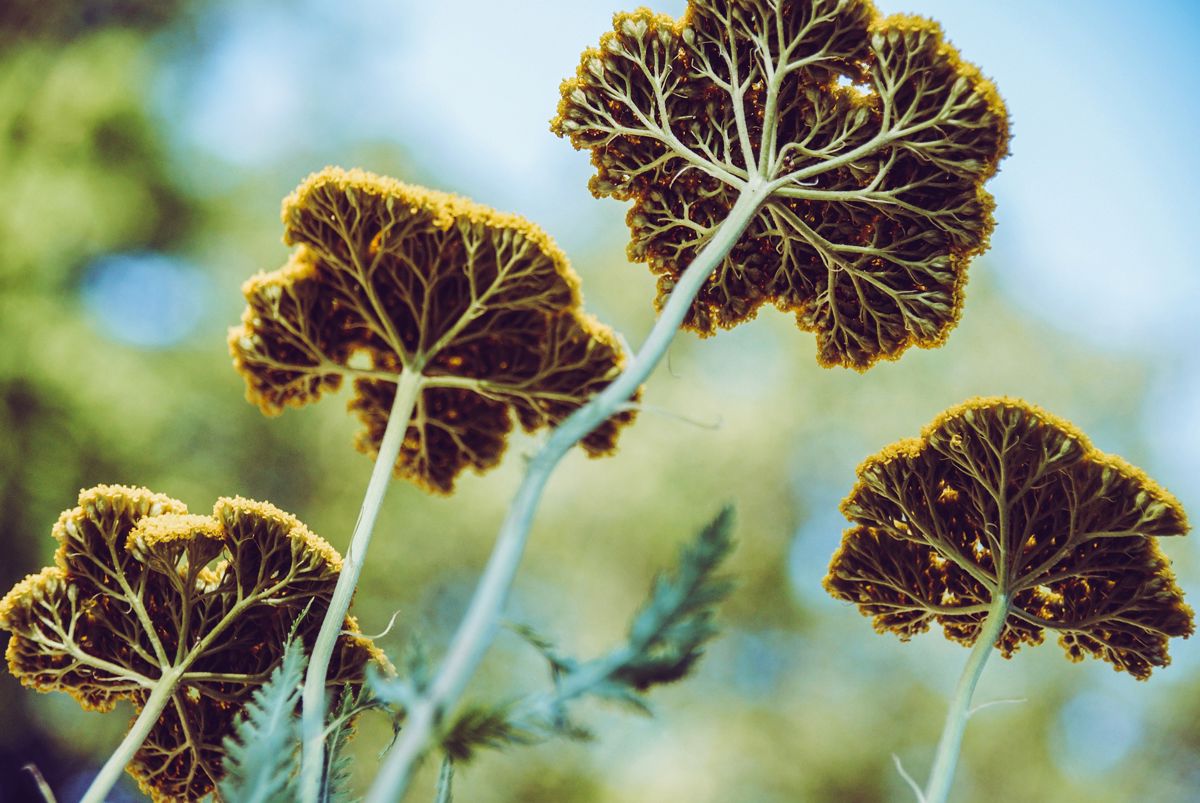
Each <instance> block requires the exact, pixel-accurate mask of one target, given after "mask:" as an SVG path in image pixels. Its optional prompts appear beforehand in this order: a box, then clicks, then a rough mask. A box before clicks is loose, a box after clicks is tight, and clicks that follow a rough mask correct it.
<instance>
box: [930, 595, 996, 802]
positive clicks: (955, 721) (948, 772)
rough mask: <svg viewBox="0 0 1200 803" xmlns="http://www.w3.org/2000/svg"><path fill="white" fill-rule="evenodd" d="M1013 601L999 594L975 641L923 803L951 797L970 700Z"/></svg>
mask: <svg viewBox="0 0 1200 803" xmlns="http://www.w3.org/2000/svg"><path fill="white" fill-rule="evenodd" d="M1010 602H1011V600H1010V598H1009V597H1008V596H1007V595H1006V594H996V596H995V598H994V599H993V600H992V605H991V608H990V609H989V611H988V615H987V618H986V619H984V620H983V625H982V627H981V628H980V630H979V636H978V638H976V639H975V646H974V647H972V648H971V654H970V655H969V656H968V657H967V665H966V666H965V667H963V673H962V676H961V677H959V679H958V686H956V687H955V689H954V699H953V700H951V701H950V710H949V711H947V712H946V724H945V726H943V728H942V738H941V739H940V740H939V741H938V746H937V754H936V755H935V756H934V759H933V769H932V770H930V772H929V783H928V784H926V785H925V795H924V797H923V798H922V801H923V803H945V800H946V797H947V796H948V795H949V794H950V784H951V782H952V781H953V780H954V768H955V766H956V765H957V764H958V754H959V753H960V752H961V751H962V740H963V731H965V730H966V727H967V719H968V717H970V716H971V696H972V695H973V694H974V693H975V686H976V684H978V683H979V676H980V675H981V674H983V665H984V664H985V663H986V662H987V659H988V656H989V655H991V654H992V648H993V647H995V646H996V639H998V638H1000V633H1001V631H1003V630H1004V620H1005V619H1006V618H1008V607H1009V604H1010Z"/></svg>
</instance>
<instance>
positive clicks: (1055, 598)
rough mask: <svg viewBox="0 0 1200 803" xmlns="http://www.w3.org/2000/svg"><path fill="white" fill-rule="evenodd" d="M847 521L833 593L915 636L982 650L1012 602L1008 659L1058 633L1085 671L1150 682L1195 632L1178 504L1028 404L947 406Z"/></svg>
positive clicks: (863, 490) (866, 480)
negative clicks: (995, 614)
mask: <svg viewBox="0 0 1200 803" xmlns="http://www.w3.org/2000/svg"><path fill="white" fill-rule="evenodd" d="M842 510H843V511H844V512H845V514H846V517H847V518H848V519H850V521H851V522H852V523H853V525H854V526H853V527H851V528H850V529H849V530H848V531H847V532H846V534H845V537H844V539H843V541H842V545H841V548H840V549H839V550H838V552H837V554H836V555H835V556H834V558H833V563H832V566H831V567H830V570H829V575H828V577H826V579H825V587H826V589H827V590H828V591H829V593H831V594H833V595H834V596H835V597H838V598H840V599H844V600H847V601H850V602H854V603H856V604H857V605H858V606H859V608H860V609H861V610H862V612H863V613H864V614H866V615H868V616H872V617H874V622H875V628H876V629H877V630H879V631H887V630H890V631H892V632H894V633H896V634H897V635H899V636H900V638H902V639H905V640H907V639H908V638H909V637H911V636H912V635H913V634H914V633H919V632H922V631H924V630H926V629H928V627H929V625H930V623H931V622H934V621H936V622H937V623H939V624H941V625H942V628H943V629H944V631H945V633H946V636H947V637H948V638H951V639H954V640H955V641H960V642H962V643H964V644H972V643H974V641H975V639H976V636H977V635H978V634H979V629H980V625H981V623H982V622H983V619H984V617H985V615H986V614H987V611H988V610H989V608H990V607H991V603H992V601H993V599H995V598H996V597H997V596H998V595H1004V597H1005V598H1006V599H1008V600H1009V607H1008V616H1007V619H1006V620H1005V626H1004V629H1003V631H1001V634H1000V638H999V640H998V643H997V646H998V647H999V649H1000V651H1001V652H1002V653H1003V654H1004V655H1005V656H1006V657H1008V656H1011V655H1012V653H1013V652H1014V651H1015V650H1016V649H1017V648H1018V647H1019V646H1020V645H1021V644H1022V643H1026V644H1039V643H1041V641H1042V638H1043V635H1044V631H1045V630H1047V629H1050V630H1055V631H1057V632H1058V634H1059V643H1060V644H1061V645H1062V646H1063V648H1064V649H1065V650H1066V651H1067V656H1068V657H1070V658H1071V659H1072V660H1080V659H1081V658H1082V657H1083V656H1084V655H1085V654H1091V655H1093V656H1095V657H1097V658H1100V659H1103V660H1105V661H1108V662H1110V663H1111V664H1112V665H1113V666H1114V667H1115V668H1116V669H1118V670H1124V671H1126V672H1129V673H1130V674H1131V675H1133V676H1134V677H1137V678H1139V679H1144V678H1147V677H1149V676H1150V672H1151V670H1152V669H1153V668H1154V667H1161V666H1165V665H1166V664H1167V663H1168V662H1169V658H1168V656H1167V640H1168V638H1170V637H1172V636H1184V637H1186V636H1188V635H1190V634H1191V633H1192V631H1193V628H1194V626H1193V624H1192V610H1191V608H1189V607H1188V606H1187V605H1186V604H1184V602H1183V593H1182V592H1181V591H1180V589H1179V587H1178V586H1177V585H1176V584H1175V578H1174V576H1173V574H1172V572H1171V568H1170V563H1169V562H1168V561H1167V559H1166V558H1165V557H1164V556H1163V554H1162V553H1161V552H1160V551H1159V548H1158V544H1157V542H1156V540H1155V537H1157V536H1163V537H1166V536H1174V535H1183V534H1185V533H1186V532H1187V530H1188V524H1187V518H1186V516H1185V515H1184V512H1183V508H1182V507H1181V506H1180V505H1179V502H1177V501H1176V500H1175V498H1174V497H1172V496H1171V495H1170V494H1169V493H1168V492H1167V491H1165V490H1163V489H1162V488H1161V487H1159V486H1158V485H1157V484H1156V483H1155V482H1154V481H1153V480H1151V479H1150V478H1149V477H1147V476H1146V475H1145V474H1144V473H1143V472H1141V471H1140V470H1138V469H1136V468H1134V467H1132V466H1130V465H1129V464H1128V463H1126V462H1125V461H1123V460H1121V459H1120V458H1117V457H1113V456H1112V455H1107V454H1104V453H1103V452H1100V451H1098V450H1096V449H1095V448H1094V447H1092V446H1091V444H1090V443H1089V442H1088V439H1087V438H1086V437H1085V436H1084V435H1083V433H1081V432H1080V431H1079V430H1077V429H1076V428H1075V427H1073V426H1072V425H1071V424H1069V423H1068V422H1066V421H1063V420H1062V419H1060V418H1057V417H1055V416H1052V415H1050V414H1049V413H1046V412H1045V411H1043V410H1040V409H1038V408H1036V407H1032V406H1030V405H1028V404H1025V403H1024V402H1020V401H1015V400H1009V399H976V400H973V401H970V402H967V403H966V404H963V405H960V406H958V407H955V408H952V409H950V410H947V411H946V412H945V413H943V414H942V415H941V416H939V417H938V418H937V419H936V420H935V421H934V422H933V423H932V424H930V425H929V426H928V427H927V428H926V429H925V430H924V432H923V433H922V435H921V437H920V438H915V439H911V440H905V441H900V442H899V443H896V444H893V445H892V446H889V447H888V448H886V449H884V450H883V451H882V452H880V453H879V454H877V455H875V456H873V457H870V458H868V459H867V460H866V462H864V463H863V464H862V466H860V467H859V469H858V484H857V485H856V486H855V488H854V490H853V491H852V492H851V494H850V496H849V497H847V499H846V500H845V502H843V503H842Z"/></svg>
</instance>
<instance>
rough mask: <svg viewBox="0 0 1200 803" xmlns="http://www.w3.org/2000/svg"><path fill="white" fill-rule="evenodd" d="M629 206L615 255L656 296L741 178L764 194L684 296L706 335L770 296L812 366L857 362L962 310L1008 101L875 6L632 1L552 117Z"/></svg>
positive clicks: (848, 0)
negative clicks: (652, 284)
mask: <svg viewBox="0 0 1200 803" xmlns="http://www.w3.org/2000/svg"><path fill="white" fill-rule="evenodd" d="M551 127H552V130H553V131H554V132H555V133H556V134H558V135H560V136H569V137H570V139H571V142H572V144H573V145H574V146H575V147H576V148H579V149H589V150H590V151H591V153H592V161H593V163H594V164H595V166H596V175H595V176H594V177H593V178H592V180H591V189H592V192H593V194H595V195H596V196H597V197H599V196H612V197H614V198H617V199H619V200H632V201H633V202H634V204H633V207H632V208H631V209H630V211H629V214H628V217H627V221H628V224H629V228H630V231H631V234H632V240H631V242H630V245H629V249H628V251H629V257H630V259H632V260H634V261H645V262H648V263H649V266H650V269H651V270H652V271H653V272H654V273H655V274H656V275H658V276H659V298H658V303H659V304H660V305H661V304H662V303H663V301H664V299H665V297H666V296H667V294H668V293H669V292H670V290H671V289H672V288H673V287H674V285H675V283H676V281H677V280H678V278H679V276H680V274H681V273H682V271H683V270H684V269H685V268H687V266H688V265H689V264H690V263H691V261H692V260H693V258H694V257H695V255H696V253H697V252H698V250H699V249H700V247H702V246H703V245H704V244H705V243H706V242H708V241H709V239H711V237H712V235H713V233H714V231H715V230H716V229H717V227H719V226H720V225H721V223H722V221H724V220H725V219H726V217H727V216H728V214H729V211H730V209H731V208H732V207H733V205H734V203H735V201H736V199H737V198H738V197H739V195H740V194H741V193H742V192H743V189H744V188H745V187H747V186H748V185H749V184H750V183H751V182H752V181H754V182H765V183H766V184H767V185H768V186H769V188H770V195H769V197H768V199H767V200H766V201H765V202H764V203H763V204H762V206H761V207H760V208H759V210H758V212H757V215H756V216H755V217H754V219H753V221H752V222H751V223H750V226H749V227H748V228H747V229H746V231H745V233H744V234H743V235H742V237H741V239H740V240H739V242H738V243H737V245H736V246H735V247H734V248H733V250H732V251H731V252H730V254H729V255H728V256H727V257H726V258H725V260H724V261H723V263H722V264H721V265H719V266H718V267H717V270H716V273H715V275H714V277H713V279H712V280H711V281H710V282H709V283H708V284H707V285H706V286H705V287H704V288H703V290H702V291H701V293H700V295H699V297H698V298H697V300H696V301H695V302H694V304H693V306H692V309H691V311H690V314H689V316H688V318H687V319H686V320H685V323H684V325H685V327H686V328H689V329H691V330H693V331H696V332H698V333H700V334H702V335H708V334H711V333H713V332H714V331H716V329H717V328H718V327H726V328H727V327H731V326H734V325H736V324H738V323H741V322H743V321H745V320H748V319H750V318H753V317H754V316H755V314H756V313H757V311H758V310H759V308H761V307H762V306H763V305H764V304H766V303H768V302H770V303H772V304H774V305H775V306H776V307H777V308H779V309H781V310H784V311H790V312H794V313H795V314H796V319H797V322H798V324H799V326H800V328H801V329H804V330H807V331H811V332H814V333H815V334H816V336H817V342H818V360H819V361H820V362H821V363H822V364H823V365H844V366H849V367H852V368H856V369H859V370H863V369H865V368H867V367H869V366H870V365H871V364H873V363H874V362H875V361H877V360H879V359H895V358H897V357H898V356H899V355H900V354H901V353H902V352H903V351H904V350H905V349H907V348H908V347H909V346H911V345H917V346H922V347H932V346H937V345H940V344H941V343H942V342H943V341H944V340H945V338H946V336H947V335H948V333H949V331H950V329H951V328H953V327H954V325H955V324H956V323H957V321H958V317H959V313H960V311H961V308H962V303H963V286H964V284H965V281H966V267H967V263H968V261H969V260H970V258H971V257H972V256H974V255H976V254H978V253H980V252H982V251H983V250H985V248H986V247H987V240H988V236H989V234H990V232H991V229H992V225H993V220H992V206H993V204H992V200H991V196H990V195H988V193H986V192H985V191H984V190H983V183H984V182H985V181H986V180H987V179H988V178H990V177H991V176H992V175H993V174H994V173H995V171H996V167H997V164H998V162H999V161H1000V159H1001V158H1002V157H1003V156H1004V155H1005V153H1006V152H1007V147H1008V146H1007V143H1008V124H1007V116H1006V112H1005V109H1004V104H1003V102H1002V101H1001V100H1000V97H999V95H997V94H996V91H995V88H994V87H993V85H992V84H991V82H990V81H988V80H986V79H985V78H984V77H983V76H982V75H981V74H980V73H979V71H978V69H976V68H975V67H974V66H972V65H970V64H968V63H966V62H964V61H962V60H961V59H960V58H959V56H958V53H957V52H956V51H955V50H954V48H952V47H951V46H950V45H949V44H948V43H947V42H946V41H945V40H944V39H943V37H942V34H941V30H940V29H939V28H938V26H937V24H936V23H934V22H931V21H928V20H924V19H920V18H916V17H908V16H893V17H888V18H880V17H879V16H878V15H877V13H876V11H875V9H874V7H873V6H872V4H871V3H870V2H869V0H737V1H736V2H734V1H733V0H690V2H689V4H688V8H687V12H686V13H685V14H684V16H683V18H682V19H680V20H675V19H672V18H670V17H664V16H661V15H656V14H653V13H652V12H650V11H648V10H646V9H640V10H638V11H635V12H633V13H629V14H618V15H616V17H615V19H614V24H613V31H612V32H611V33H607V34H605V35H604V36H603V37H602V38H601V40H600V45H599V47H598V48H596V49H592V50H588V51H586V52H585V53H584V54H583V59H582V61H581V63H580V66H579V69H578V73H577V75H576V76H575V77H574V78H572V79H569V80H567V81H565V82H563V85H562V101H561V103H560V104H559V109H558V116H557V117H556V118H555V119H554V120H553V122H552V123H551Z"/></svg>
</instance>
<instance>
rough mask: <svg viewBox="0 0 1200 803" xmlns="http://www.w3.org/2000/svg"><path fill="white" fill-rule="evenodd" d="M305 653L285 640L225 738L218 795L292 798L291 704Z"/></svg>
mask: <svg viewBox="0 0 1200 803" xmlns="http://www.w3.org/2000/svg"><path fill="white" fill-rule="evenodd" d="M306 663H307V657H306V656H305V654H304V649H303V647H302V646H301V643H300V642H299V641H298V640H289V641H288V643H287V647H286V649H285V650H284V654H283V661H282V662H281V663H280V664H279V666H277V667H276V668H275V671H274V672H272V673H271V677H270V678H269V679H268V680H267V682H266V683H265V684H263V686H262V688H260V689H258V690H257V691H255V692H254V696H253V697H252V698H251V699H250V702H249V703H247V704H246V707H245V709H244V710H243V711H242V713H241V715H240V716H239V717H238V721H237V724H236V728H235V731H234V735H233V736H231V737H227V738H226V739H225V743H224V745H225V773H226V775H225V778H224V780H222V781H221V784H220V790H221V796H222V797H223V798H224V799H226V800H236V801H239V803H286V802H287V801H292V800H295V799H296V794H297V791H296V788H295V780H296V777H297V773H298V770H299V752H298V749H299V746H300V727H299V720H298V719H297V717H296V704H297V703H298V702H299V700H300V689H301V683H302V682H303V680H304V666H305V664H306Z"/></svg>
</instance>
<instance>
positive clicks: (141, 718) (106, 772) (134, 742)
mask: <svg viewBox="0 0 1200 803" xmlns="http://www.w3.org/2000/svg"><path fill="white" fill-rule="evenodd" d="M181 674H182V673H181V672H179V671H178V670H175V671H172V672H168V673H166V674H164V675H163V676H162V677H160V678H159V679H158V681H157V682H156V683H155V684H154V687H153V688H152V689H151V690H150V696H149V697H147V698H146V704H145V705H143V706H142V710H141V712H140V713H139V714H138V715H137V719H135V720H134V721H133V727H131V728H130V729H129V733H127V734H125V738H124V739H122V740H121V744H119V745H118V746H117V749H116V750H115V751H113V754H112V755H111V756H109V757H108V761H105V762H104V766H103V767H101V768H100V772H98V773H97V774H96V778H95V779H94V780H93V781H92V785H91V786H89V787H88V790H87V792H85V793H84V795H83V797H82V798H80V799H79V803H104V801H105V800H106V799H107V797H108V793H109V792H110V791H112V788H113V786H114V785H115V784H116V783H117V781H118V780H119V779H120V778H121V775H122V774H124V772H125V767H126V766H127V765H128V764H129V762H130V761H132V760H133V755H134V753H136V752H137V751H138V749H139V748H140V747H141V746H142V743H143V742H145V741H146V737H147V736H149V735H150V729H151V728H153V727H154V724H155V723H156V722H158V718H159V717H160V716H162V712H163V709H164V708H166V707H167V703H169V702H171V696H172V695H173V694H174V693H175V687H176V686H177V685H178V683H179V677H180V675H181Z"/></svg>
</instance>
